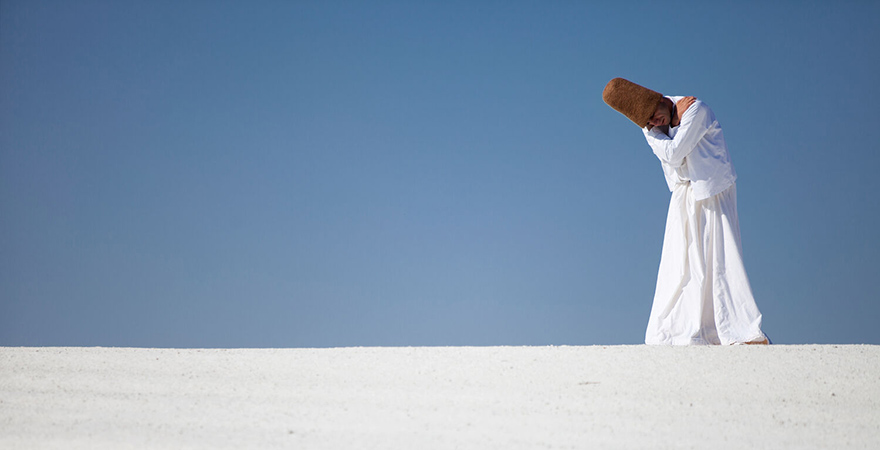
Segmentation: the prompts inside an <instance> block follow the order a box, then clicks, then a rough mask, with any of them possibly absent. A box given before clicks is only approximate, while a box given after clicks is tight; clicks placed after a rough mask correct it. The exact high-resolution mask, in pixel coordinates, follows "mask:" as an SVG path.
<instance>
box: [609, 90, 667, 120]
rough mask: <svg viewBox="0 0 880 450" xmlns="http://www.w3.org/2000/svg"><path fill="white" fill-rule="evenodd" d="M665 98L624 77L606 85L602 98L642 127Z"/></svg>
mask: <svg viewBox="0 0 880 450" xmlns="http://www.w3.org/2000/svg"><path fill="white" fill-rule="evenodd" d="M662 98H663V95H661V94H660V93H659V92H654V91H652V90H650V89H648V88H646V87H644V86H639V85H638V84H635V83H633V82H632V81H629V80H624V79H623V78H615V79H613V80H611V81H609V82H608V84H606V85H605V90H604V91H602V99H603V100H605V103H607V104H608V106H610V107H612V108H614V109H615V110H617V112H619V113H621V114H623V115H624V116H626V117H627V118H628V119H629V120H632V121H633V122H635V124H636V125H638V126H639V127H640V128H644V127H646V126H647V125H648V120H649V119H650V118H651V116H653V115H654V111H656V110H657V104H659V103H660V99H662Z"/></svg>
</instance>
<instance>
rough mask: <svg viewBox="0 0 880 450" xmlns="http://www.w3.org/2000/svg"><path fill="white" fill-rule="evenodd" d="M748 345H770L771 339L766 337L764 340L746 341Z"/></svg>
mask: <svg viewBox="0 0 880 450" xmlns="http://www.w3.org/2000/svg"><path fill="white" fill-rule="evenodd" d="M745 344H746V345H770V339H767V338H764V340H763V341H752V342H746V343H745Z"/></svg>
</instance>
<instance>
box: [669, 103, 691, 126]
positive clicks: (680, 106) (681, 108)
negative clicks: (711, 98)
mask: <svg viewBox="0 0 880 450" xmlns="http://www.w3.org/2000/svg"><path fill="white" fill-rule="evenodd" d="M695 101H697V98H696V97H690V96H688V97H685V98H683V99H681V100H679V101H677V102H675V117H674V118H673V119H674V120H675V121H674V122H673V123H672V125H673V126H678V124H680V123H681V116H683V115H684V112H685V111H687V109H688V108H690V107H691V105H693V104H694V102H695Z"/></svg>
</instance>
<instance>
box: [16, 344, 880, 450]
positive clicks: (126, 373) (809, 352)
mask: <svg viewBox="0 0 880 450" xmlns="http://www.w3.org/2000/svg"><path fill="white" fill-rule="evenodd" d="M0 448H3V449H32V448H34V449H42V448H59V449H60V448H63V449H70V448H89V449H99V448H107V449H119V448H168V449H180V448H206V449H208V448H210V449H217V448H254V449H263V448H297V449H323V448H332V449H371V448H374V449H433V448H439V449H446V448H450V449H451V448H464V449H471V448H473V449H534V448H626V449H631V448H651V449H658V448H675V449H687V448H699V449H708V448H713V449H751V448H766V449H811V448H823V449H849V448H865V449H880V346H868V345H850V346H843V345H841V346H830V345H810V346H770V347H751V346H737V347H648V346H605V347H603V346H593V347H433V348H432V347H417V348H339V349H262V350H174V349H122V348H0Z"/></svg>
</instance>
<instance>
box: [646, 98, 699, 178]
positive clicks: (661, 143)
mask: <svg viewBox="0 0 880 450" xmlns="http://www.w3.org/2000/svg"><path fill="white" fill-rule="evenodd" d="M712 123H714V120H713V119H712V116H711V114H709V109H708V108H707V107H706V106H705V105H704V104H703V102H701V101H699V100H697V101H696V102H694V104H693V105H691V107H690V108H688V109H687V111H685V112H684V114H683V115H682V118H681V125H680V128H679V129H678V132H677V133H676V134H675V138H674V139H670V138H669V136H666V135H665V134H662V133H656V132H650V131H647V130H643V131H644V133H645V139H647V140H648V144H649V145H650V146H651V149H653V150H654V154H655V155H657V157H658V158H660V160H661V161H664V162H666V163H669V164H671V165H673V166H676V167H677V166H680V165H681V163H682V161H684V158H685V157H686V156H687V155H689V154H690V153H691V152H692V151H693V150H694V148H695V147H696V146H697V143H699V142H700V139H702V138H703V135H705V134H706V132H707V131H709V127H711V126H712Z"/></svg>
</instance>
